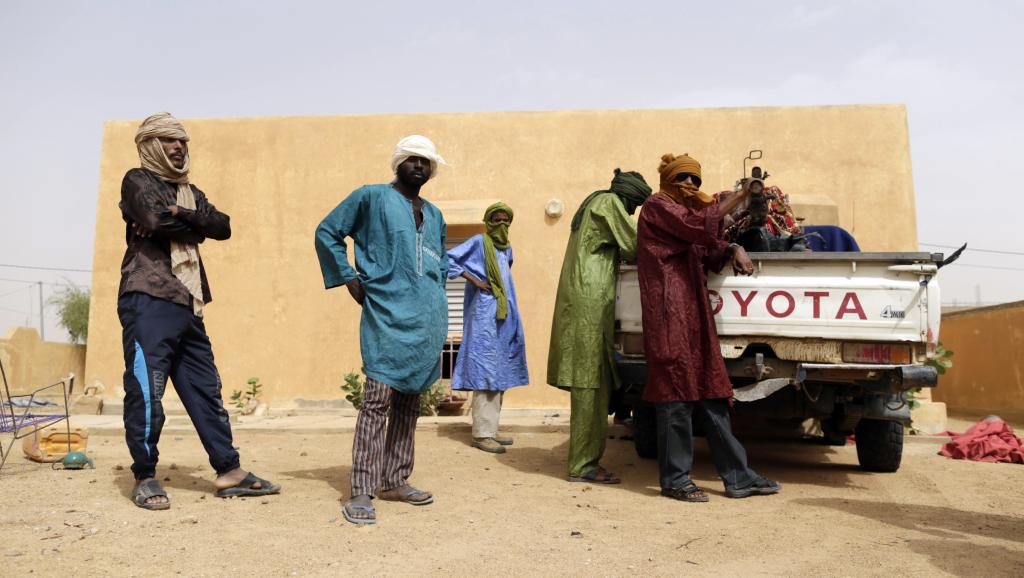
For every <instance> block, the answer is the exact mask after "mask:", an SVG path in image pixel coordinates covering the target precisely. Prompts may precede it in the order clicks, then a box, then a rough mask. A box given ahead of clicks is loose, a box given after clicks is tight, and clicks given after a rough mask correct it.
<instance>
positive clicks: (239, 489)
mask: <svg viewBox="0 0 1024 578" xmlns="http://www.w3.org/2000/svg"><path fill="white" fill-rule="evenodd" d="M256 484H259V485H260V487H259V488H254V487H253V486H255V485H256ZM280 491H281V486H279V485H277V484H272V483H270V482H268V481H267V480H264V479H263V478H260V477H258V476H257V475H256V474H253V473H252V472H249V473H248V474H246V476H245V479H243V480H242V481H241V482H239V483H238V485H237V486H231V487H230V488H224V489H222V490H217V494H216V495H217V497H218V498H236V497H239V496H269V495H270V494H276V493H278V492H280Z"/></svg>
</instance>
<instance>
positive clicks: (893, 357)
mask: <svg viewBox="0 0 1024 578" xmlns="http://www.w3.org/2000/svg"><path fill="white" fill-rule="evenodd" d="M843 361H845V362H847V363H892V364H908V363H910V346H909V345H898V344H892V343H844V344H843Z"/></svg>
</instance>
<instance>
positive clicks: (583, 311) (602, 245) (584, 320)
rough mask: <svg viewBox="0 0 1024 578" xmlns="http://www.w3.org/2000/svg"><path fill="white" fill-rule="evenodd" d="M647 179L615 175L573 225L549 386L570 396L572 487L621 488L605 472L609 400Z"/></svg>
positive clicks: (561, 285) (557, 311) (561, 281)
mask: <svg viewBox="0 0 1024 578" xmlns="http://www.w3.org/2000/svg"><path fill="white" fill-rule="evenodd" d="M650 194H651V188H650V187H649V186H647V183H646V182H645V181H644V178H643V176H641V175H640V173H635V172H628V173H624V172H621V171H620V170H619V169H615V177H614V178H613V179H612V184H611V187H610V188H609V189H608V190H603V191H596V192H594V193H593V194H591V195H590V196H589V197H587V198H586V200H584V201H583V203H582V204H581V205H580V208H579V210H577V211H576V215H575V216H573V219H572V233H571V234H570V235H569V245H568V246H567V247H566V249H565V259H564V260H563V261H562V273H561V276H560V277H559V279H558V296H557V298H556V300H555V314H554V318H553V319H552V322H551V346H550V347H549V349H548V384H550V385H553V386H555V387H558V388H560V389H568V390H569V391H570V394H571V397H570V403H571V407H572V413H571V416H570V422H569V432H570V433H569V481H573V482H591V483H600V484H617V483H619V482H620V480H619V478H617V477H616V476H615V475H614V474H612V473H611V472H609V471H607V470H605V469H604V468H603V467H601V466H600V464H599V461H600V460H601V456H602V455H604V447H605V438H606V437H607V432H608V398H609V397H610V395H611V390H612V389H613V388H617V387H618V385H619V378H618V375H617V374H616V372H615V365H614V361H613V357H612V355H613V338H614V330H615V282H616V280H617V278H618V266H619V261H620V260H626V261H634V260H635V259H636V222H634V221H633V219H632V218H631V217H630V215H632V214H633V213H634V212H636V209H637V207H639V206H640V205H641V204H643V202H644V200H645V199H646V198H647V197H648V196H650Z"/></svg>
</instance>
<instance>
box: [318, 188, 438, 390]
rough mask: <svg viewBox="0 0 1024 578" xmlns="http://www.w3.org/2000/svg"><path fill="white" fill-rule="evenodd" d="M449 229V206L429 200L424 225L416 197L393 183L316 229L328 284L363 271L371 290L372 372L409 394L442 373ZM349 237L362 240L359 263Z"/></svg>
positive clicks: (353, 201) (366, 354) (367, 313)
mask: <svg viewBox="0 0 1024 578" xmlns="http://www.w3.org/2000/svg"><path fill="white" fill-rule="evenodd" d="M445 231H446V227H445V222H444V217H443V216H442V215H441V211H440V210H438V208H437V207H435V206H434V205H432V204H430V203H429V202H427V201H426V200H424V201H423V223H422V225H421V226H420V228H419V229H417V228H416V219H415V216H414V214H413V207H412V201H410V200H409V199H407V198H405V197H404V196H402V194H401V193H399V192H398V191H397V190H395V189H394V187H392V186H391V185H366V186H363V187H360V188H358V189H356V190H355V191H353V192H352V194H350V195H349V196H348V197H347V198H346V199H345V200H344V201H342V202H341V204H339V205H338V206H337V207H336V208H335V209H334V210H333V211H331V212H330V213H329V214H328V215H327V217H325V218H324V220H323V221H322V222H321V223H320V226H319V227H317V229H316V253H317V257H319V259H320V271H321V273H323V277H324V287H326V288H327V289H330V288H332V287H338V286H340V285H344V284H345V283H347V282H349V281H351V280H352V279H356V278H358V279H359V280H360V282H361V283H362V285H363V289H364V290H365V291H366V300H365V301H364V302H363V313H362V320H361V322H360V325H359V347H360V351H361V352H362V356H363V370H364V372H365V373H366V376H367V377H370V378H373V379H376V380H378V381H381V382H383V383H386V384H388V385H389V386H391V387H392V388H393V389H396V390H398V391H400V392H402V393H412V394H415V393H420V392H422V391H424V390H426V389H427V388H428V387H430V386H431V385H432V384H433V383H434V382H436V381H437V380H438V379H440V377H441V349H442V347H443V346H444V340H445V338H446V337H447V331H448V299H447V297H446V295H445V292H444V284H445V279H446V275H447V272H448V256H447V253H446V252H445V249H444V238H445ZM346 237H351V238H352V241H353V244H354V245H355V253H356V255H355V257H356V266H355V268H353V267H352V266H351V265H350V264H349V262H348V249H347V247H346V246H345V238H346Z"/></svg>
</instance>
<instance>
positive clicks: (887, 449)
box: [856, 419, 903, 472]
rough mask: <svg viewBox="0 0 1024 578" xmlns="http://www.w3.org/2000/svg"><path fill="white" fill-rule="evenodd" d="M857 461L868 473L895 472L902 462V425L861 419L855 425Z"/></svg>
mask: <svg viewBox="0 0 1024 578" xmlns="http://www.w3.org/2000/svg"><path fill="white" fill-rule="evenodd" d="M856 435H857V460H858V461H859V462H860V467H861V469H863V470H866V471H869V472H895V471H896V470H898V469H900V462H901V461H902V460H903V424H902V423H900V422H898V421H884V420H878V419H862V420H860V422H859V423H858V424H857V430H856Z"/></svg>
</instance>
